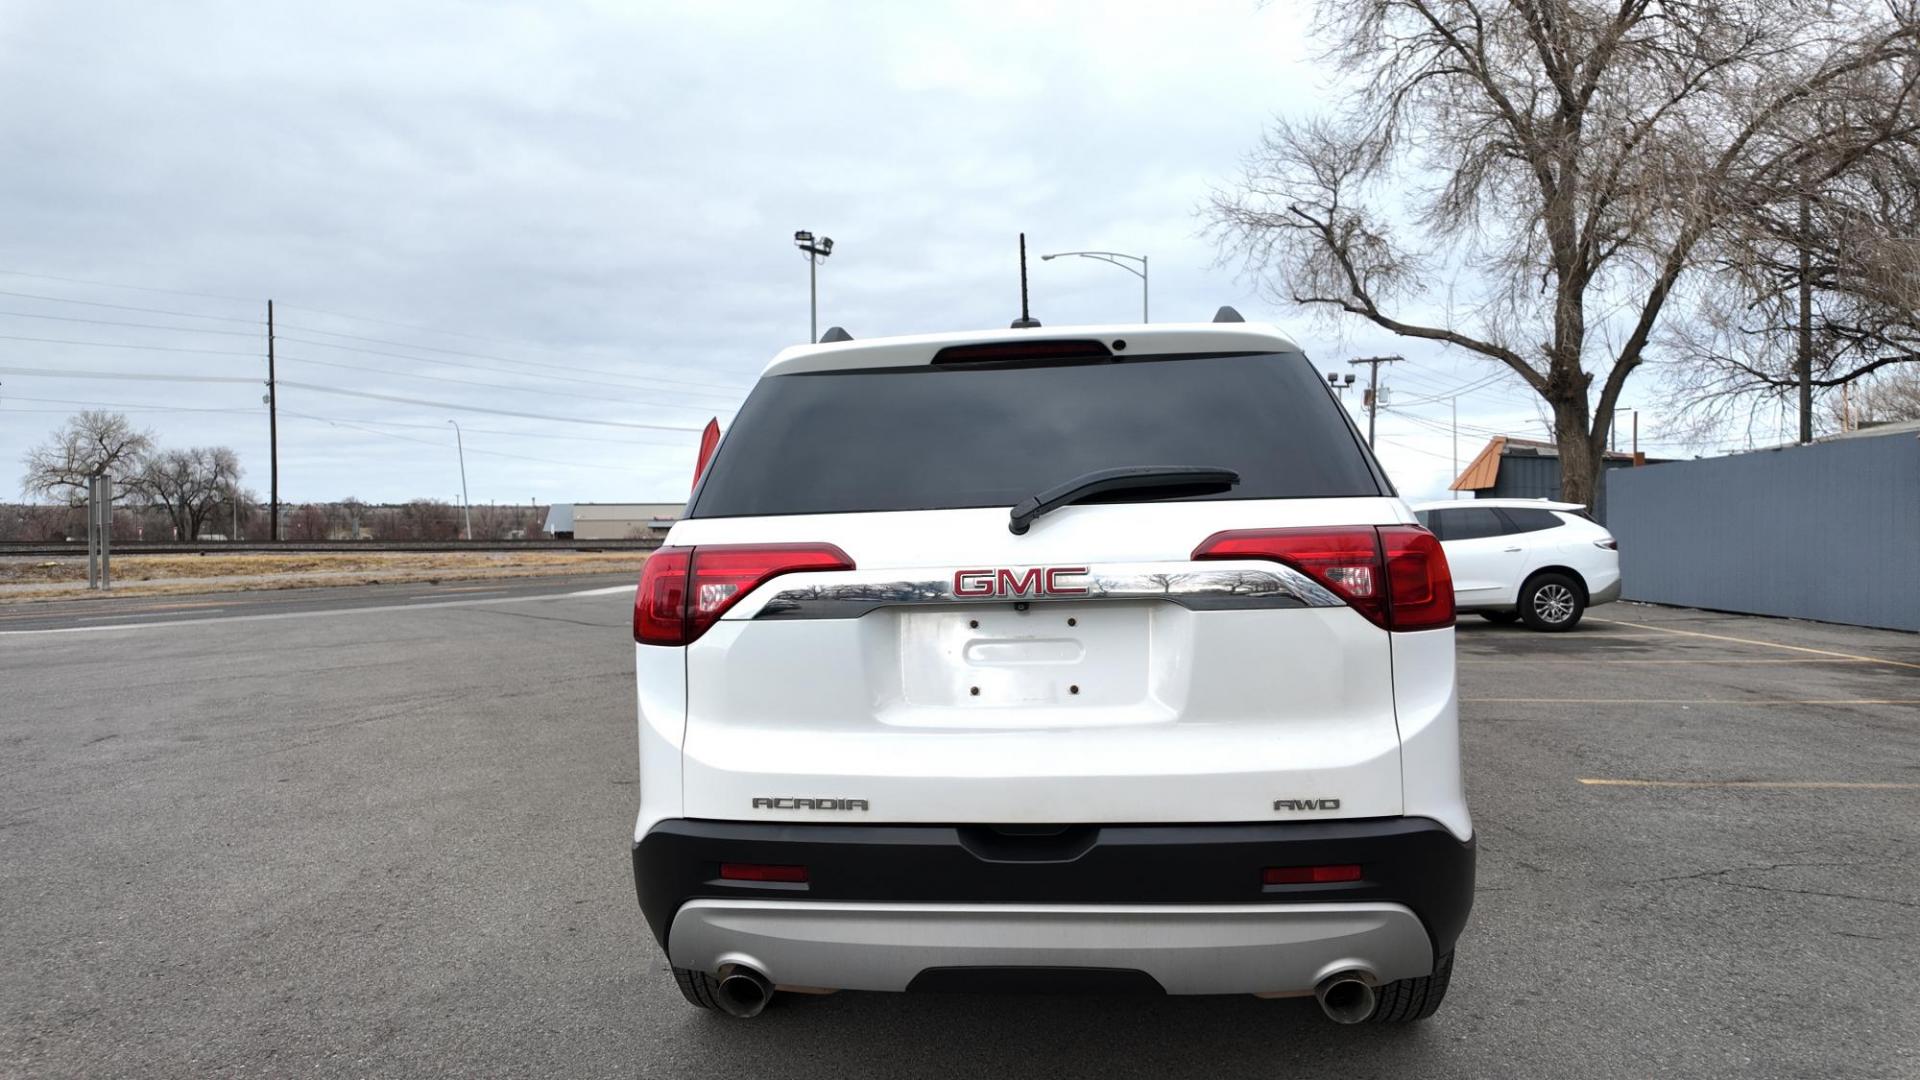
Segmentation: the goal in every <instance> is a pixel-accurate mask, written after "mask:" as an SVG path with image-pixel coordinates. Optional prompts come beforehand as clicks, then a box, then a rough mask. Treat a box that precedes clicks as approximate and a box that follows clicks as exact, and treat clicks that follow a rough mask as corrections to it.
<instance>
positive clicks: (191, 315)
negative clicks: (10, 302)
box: [0, 289, 266, 327]
mask: <svg viewBox="0 0 1920 1080" xmlns="http://www.w3.org/2000/svg"><path fill="white" fill-rule="evenodd" d="M0 296H15V297H19V298H20V299H22V300H45V301H47V302H48V303H53V304H80V305H82V306H85V307H97V308H112V309H113V310H115V311H139V312H144V313H146V314H148V315H173V316H176V317H178V318H182V319H211V320H213V321H214V322H230V323H244V324H246V325H248V326H259V327H264V326H265V325H266V324H265V323H264V322H262V321H261V320H259V319H240V318H235V317H234V316H232V315H202V314H200V313H199V312H197V311H174V310H171V309H169V308H150V307H135V306H133V305H131V304H109V303H107V302H106V301H104V300H73V299H69V298H68V297H65V296H42V295H40V294H39V293H23V292H13V291H11V290H8V289H0Z"/></svg>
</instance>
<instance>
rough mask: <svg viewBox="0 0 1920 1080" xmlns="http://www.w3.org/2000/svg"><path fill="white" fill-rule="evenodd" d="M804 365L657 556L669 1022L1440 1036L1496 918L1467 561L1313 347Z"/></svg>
mask: <svg viewBox="0 0 1920 1080" xmlns="http://www.w3.org/2000/svg"><path fill="white" fill-rule="evenodd" d="M828 337H829V340H830V341H832V342H833V343H831V344H821V345H812V346H803V347H798V348H791V349H788V350H786V351H785V352H782V353H781V354H780V355H779V356H777V357H775V358H774V360H773V362H772V363H771V364H770V365H768V367H767V369H766V371H765V373H764V375H763V376H762V377H761V379H760V381H759V384H758V385H757V386H755V388H754V390H753V392H752V393H751V395H749V396H748V398H747V400H746V402H745V404H744V405H742V407H741V409H740V412H739V414H738V416H737V418H736V419H735V421H734V423H733V425H732V428H731V429H730V430H729V431H728V433H727V435H726V437H725V439H724V440H723V441H722V442H721V444H720V446H719V448H718V450H717V451H716V452H715V453H714V455H713V457H712V459H711V461H710V462H709V463H707V464H706V465H705V467H704V471H703V473H702V475H701V477H700V479H699V481H698V485H697V487H696V488H695V490H694V493H693V495H692V498H691V500H690V501H689V502H688V504H687V510H686V515H685V518H684V519H683V520H681V521H680V522H678V523H677V524H675V525H674V527H673V530H672V532H671V533H670V534H669V535H668V537H667V540H666V545H667V546H665V547H662V548H661V549H660V550H659V551H658V552H656V553H655V554H654V555H653V557H652V558H650V559H649V560H648V561H647V564H646V568H645V572H644V576H643V577H642V579H641V582H640V588H639V594H638V597H637V599H636V601H635V607H634V618H633V629H634V638H635V640H636V642H637V643H638V644H637V646H636V650H635V653H636V666H637V669H638V671H637V675H638V683H639V706H640V740H639V741H640V816H639V821H638V822H637V823H636V825H635V827H634V846H633V867H634V880H635V883H636V886H637V888H638V891H639V898H640V906H641V909H642V910H643V911H644V913H645V915H646V919H647V922H648V923H649V924H650V925H651V927H652V930H653V933H654V935H655V936H656V937H657V938H658V939H659V942H660V945H661V947H662V949H663V950H664V952H665V953H666V955H667V957H668V958H669V961H670V963H671V965H672V967H673V969H674V975H675V978H676V979H677V980H678V982H679V986H680V989H681V991H682V992H683V993H684V994H685V996H686V998H687V1000H688V1001H690V1002H692V1003H693V1004H695V1005H698V1006H701V1007H703V1008H718V1009H721V1010H724V1011H725V1012H728V1013H731V1014H734V1015H736V1016H752V1015H754V1014H756V1013H758V1012H759V1011H760V1010H761V1008H762V1007H763V1006H764V1005H765V1004H766V1003H767V1002H768V1000H769V999H770V998H771V997H772V996H773V994H774V992H775V991H776V990H781V989H795V990H808V991H820V990H833V989H853V990H913V991H963V990H984V991H996V990H1009V991H1017V990H1027V991H1034V990H1039V991H1054V992H1107V991H1114V992H1146V993H1168V994H1240V993H1245V994H1258V995H1263V996H1271V997H1290V996H1305V995H1309V994H1312V995H1315V996H1317V997H1318V998H1319V1001H1320V1004H1321V1006H1322V1007H1323V1008H1324V1010H1325V1011H1326V1013H1327V1015H1328V1016H1330V1017H1332V1018H1333V1019H1335V1020H1339V1021H1343V1022H1349V1023H1351V1022H1358V1021H1362V1020H1375V1021H1389V1022H1391V1021H1406V1020H1418V1019H1421V1018H1424V1017H1426V1016H1429V1015H1431V1014H1432V1013H1433V1011H1434V1010H1435V1009H1436V1008H1437V1007H1438V1006H1439V1004H1440V1000H1441V997H1442V996H1443V995H1444V994H1445V993H1446V988H1447V981H1448V977H1449V974H1450V972H1451V970H1452V965H1453V950H1454V942H1455V941H1456V940H1457V939H1458V937H1459V935H1460V932H1461V928H1462V926H1463V925H1464V924H1465V922H1466V919H1467V912H1468V909H1469V907H1470V906H1471V904H1472V898H1473V866H1474V845H1473V826H1472V823H1471V821H1470V820H1469V818H1468V814H1467V805H1466V800H1465V798H1464V795H1463V793H1462V790H1461V780H1460V753H1459V735H1458V730H1457V723H1456V719H1455V693H1454V641H1453V633H1454V632H1453V617H1454V600H1453V586H1452V583H1451V581H1450V579H1449V577H1448V572H1447V565H1446V559H1445V557H1444V556H1443V555H1442V553H1441V549H1440V546H1439V544H1438V543H1437V542H1436V541H1435V540H1434V537H1433V536H1432V534H1430V533H1429V532H1427V531H1426V530H1425V529H1423V528H1421V527H1420V526H1419V525H1417V524H1416V523H1415V519H1414V516H1413V514H1412V513H1411V512H1410V511H1409V510H1408V509H1407V507H1406V506H1405V505H1404V504H1403V503H1402V502H1401V501H1400V500H1399V499H1398V498H1397V497H1396V496H1395V495H1394V491H1393V489H1392V487H1391V486H1390V485H1389V484H1388V482H1387V479H1386V477H1385V476H1384V475H1383V474H1382V472H1381V471H1380V468H1379V466H1378V465H1377V464H1376V463H1375V461H1374V460H1373V458H1372V456H1371V455H1370V454H1369V453H1368V452H1367V449H1366V447H1365V446H1364V445H1363V443H1362V442H1361V440H1360V438H1359V437H1358V436H1357V433H1356V432H1355V430H1354V428H1353V425H1352V423H1351V422H1350V421H1349V420H1348V418H1347V416H1346V414H1345V412H1344V411H1343V410H1342V409H1341V408H1340V407H1339V405H1338V404H1337V403H1336V402H1335V401H1334V399H1333V397H1332V396H1331V395H1330V393H1329V392H1328V390H1327V388H1326V386H1325V385H1323V384H1322V382H1321V380H1320V378H1319V376H1318V375H1317V373H1316V372H1315V370H1314V368H1313V367H1312V366H1311V365H1310V364H1309V363H1308V361H1307V359H1306V357H1305V356H1303V355H1302V354H1301V352H1300V350H1299V348H1298V347H1297V346H1295V345H1294V344H1293V343H1292V342H1291V341H1289V340H1288V339H1287V338H1286V337H1284V336H1282V335H1281V334H1279V333H1278V332H1277V331H1275V330H1273V329H1272V328H1270V327H1265V326H1257V325H1251V324H1247V323H1244V322H1241V321H1240V320H1239V317H1238V316H1237V315H1236V314H1234V313H1233V312H1232V311H1231V309H1222V311H1221V314H1220V316H1219V317H1217V318H1216V320H1215V322H1214V323H1212V324H1206V323H1201V324H1165V325H1154V326H1112V327H1071V328H1066V329H1048V330H1039V329H1021V330H1010V331H997V332H985V333H972V334H943V335H934V336H922V337H901V338H889V339H881V340H873V341H854V340H851V339H850V338H847V337H846V336H845V334H844V333H843V332H829V335H828Z"/></svg>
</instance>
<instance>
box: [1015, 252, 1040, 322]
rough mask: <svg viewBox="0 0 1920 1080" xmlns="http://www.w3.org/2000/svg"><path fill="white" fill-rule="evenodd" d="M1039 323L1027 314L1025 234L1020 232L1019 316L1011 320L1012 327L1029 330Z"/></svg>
mask: <svg viewBox="0 0 1920 1080" xmlns="http://www.w3.org/2000/svg"><path fill="white" fill-rule="evenodd" d="M1039 325H1040V320H1039V319H1036V318H1034V317H1033V316H1032V315H1029V314H1027V234H1026V233H1021V234H1020V317H1019V318H1017V319H1015V320H1013V329H1015V330H1031V329H1033V328H1034V327H1036V326H1039Z"/></svg>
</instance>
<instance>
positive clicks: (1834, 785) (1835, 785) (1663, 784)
mask: <svg viewBox="0 0 1920 1080" xmlns="http://www.w3.org/2000/svg"><path fill="white" fill-rule="evenodd" d="M1580 782H1581V783H1582V784H1586V785H1587V786H1589V787H1641V788H1766V789H1780V790H1783V791H1794V790H1801V789H1805V790H1809V791H1823V790H1827V789H1835V790H1841V791H1848V790H1856V791H1920V784H1900V783H1881V782H1877V781H1855V780H1616V779H1601V778H1595V777H1585V776H1583V777H1581V778H1580Z"/></svg>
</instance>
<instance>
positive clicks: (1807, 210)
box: [1794, 191, 1813, 443]
mask: <svg viewBox="0 0 1920 1080" xmlns="http://www.w3.org/2000/svg"><path fill="white" fill-rule="evenodd" d="M1812 232H1813V208H1812V205H1811V200H1809V199H1808V198H1807V193H1806V192H1804V191H1802V192H1801V193H1800V354H1799V356H1797V357H1796V358H1795V362H1794V375H1795V377H1796V379H1797V380H1798V382H1799V383H1800V441H1801V442H1802V443H1810V442H1812V441H1813V280H1812V279H1813V253H1812V252H1811V251H1809V250H1807V249H1808V246H1809V245H1810V244H1812V242H1813V241H1812V237H1811V235H1810V234H1811V233H1812Z"/></svg>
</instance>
